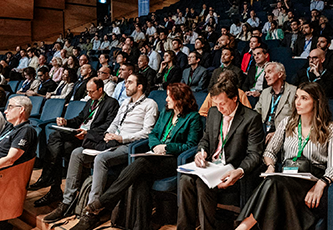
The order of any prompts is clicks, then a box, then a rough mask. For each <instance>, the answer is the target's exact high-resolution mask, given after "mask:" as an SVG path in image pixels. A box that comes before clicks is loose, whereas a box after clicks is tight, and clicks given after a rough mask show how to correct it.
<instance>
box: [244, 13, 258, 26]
mask: <svg viewBox="0 0 333 230" xmlns="http://www.w3.org/2000/svg"><path fill="white" fill-rule="evenodd" d="M246 22H247V23H248V24H249V25H250V26H251V27H252V28H255V27H259V24H260V20H259V18H258V17H256V12H255V11H254V10H251V11H250V18H249V19H247V21H246Z"/></svg>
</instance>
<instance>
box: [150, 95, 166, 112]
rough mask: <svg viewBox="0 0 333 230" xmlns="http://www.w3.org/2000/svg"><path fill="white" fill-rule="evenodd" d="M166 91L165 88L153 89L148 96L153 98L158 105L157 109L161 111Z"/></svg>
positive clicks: (164, 102)
mask: <svg viewBox="0 0 333 230" xmlns="http://www.w3.org/2000/svg"><path fill="white" fill-rule="evenodd" d="M166 97H167V92H166V90H154V91H151V92H150V94H149V96H148V98H151V99H153V100H154V101H155V102H156V103H157V105H158V111H160V112H161V111H162V110H163V108H164V107H165V104H166V101H165V99H166Z"/></svg>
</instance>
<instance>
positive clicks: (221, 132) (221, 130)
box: [219, 117, 228, 160]
mask: <svg viewBox="0 0 333 230" xmlns="http://www.w3.org/2000/svg"><path fill="white" fill-rule="evenodd" d="M220 135H221V141H222V146H221V153H222V150H223V148H224V146H225V143H226V142H227V137H228V134H226V135H225V138H223V117H222V121H221V126H220ZM219 159H220V160H222V154H219Z"/></svg>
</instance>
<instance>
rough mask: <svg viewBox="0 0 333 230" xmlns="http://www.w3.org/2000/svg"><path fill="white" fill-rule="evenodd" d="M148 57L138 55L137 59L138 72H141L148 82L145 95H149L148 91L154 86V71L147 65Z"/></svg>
mask: <svg viewBox="0 0 333 230" xmlns="http://www.w3.org/2000/svg"><path fill="white" fill-rule="evenodd" d="M148 63H149V58H148V56H147V55H144V54H142V55H140V57H139V60H138V67H139V73H140V74H142V75H143V76H144V77H145V78H146V79H147V82H148V85H147V89H146V92H145V93H146V95H149V93H150V91H152V90H153V87H154V86H155V78H156V71H155V70H153V69H152V68H150V66H149V64H148Z"/></svg>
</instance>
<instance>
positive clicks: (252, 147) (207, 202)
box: [177, 80, 264, 230]
mask: <svg viewBox="0 0 333 230" xmlns="http://www.w3.org/2000/svg"><path fill="white" fill-rule="evenodd" d="M210 94H211V96H212V99H213V101H214V102H215V103H216V104H217V106H216V107H212V108H211V109H210V110H209V113H208V117H207V122H206V130H205V132H204V136H203V138H202V139H201V140H200V142H199V144H198V153H197V154H196V156H195V164H196V165H197V166H198V167H205V166H206V164H207V161H210V162H214V163H216V164H224V165H225V164H231V165H232V166H233V167H234V169H233V170H231V171H229V172H227V173H225V174H224V175H219V177H220V178H221V183H220V184H218V186H217V187H215V188H213V189H209V188H208V186H207V185H206V184H205V183H204V182H203V181H202V180H201V179H200V178H199V177H197V176H194V175H188V174H183V175H182V176H181V179H180V184H179V186H180V205H179V209H178V223H177V229H178V230H183V229H195V227H196V225H195V224H196V211H197V209H198V211H199V222H200V225H201V228H202V229H215V211H216V205H217V199H218V195H221V196H223V195H224V194H225V193H228V194H229V193H230V192H231V193H232V194H235V196H233V197H234V199H229V200H228V203H230V204H234V205H235V204H237V203H238V202H239V195H240V189H239V182H238V180H239V179H240V178H242V177H243V176H244V175H248V174H250V173H251V172H252V171H253V170H254V169H256V168H258V166H259V165H260V162H261V159H262V157H261V155H262V152H263V147H264V132H263V128H262V123H261V117H260V115H259V114H258V113H257V112H255V111H253V110H251V109H249V108H247V107H245V106H243V105H242V104H241V103H239V98H238V89H237V87H236V85H234V84H233V83H232V82H231V81H230V80H225V81H222V82H219V83H217V84H215V85H214V86H213V88H212V89H211V90H210ZM221 130H222V131H221ZM201 149H203V152H204V153H203V154H202V153H201V151H202V150H201Z"/></svg>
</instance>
